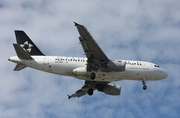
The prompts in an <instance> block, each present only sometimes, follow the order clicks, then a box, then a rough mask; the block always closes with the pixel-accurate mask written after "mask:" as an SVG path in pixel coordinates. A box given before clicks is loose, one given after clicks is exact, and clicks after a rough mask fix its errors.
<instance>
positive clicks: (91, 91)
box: [88, 88, 94, 96]
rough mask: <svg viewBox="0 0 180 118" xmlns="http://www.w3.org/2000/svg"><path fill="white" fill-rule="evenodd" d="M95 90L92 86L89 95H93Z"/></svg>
mask: <svg viewBox="0 0 180 118" xmlns="http://www.w3.org/2000/svg"><path fill="white" fill-rule="evenodd" d="M93 92H94V90H93V89H92V88H90V89H89V90H88V95H90V96H91V95H93Z"/></svg>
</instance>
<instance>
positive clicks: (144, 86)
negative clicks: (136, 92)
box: [142, 80, 147, 90]
mask: <svg viewBox="0 0 180 118" xmlns="http://www.w3.org/2000/svg"><path fill="white" fill-rule="evenodd" d="M142 84H143V89H144V90H146V89H147V86H146V82H145V81H144V80H142Z"/></svg>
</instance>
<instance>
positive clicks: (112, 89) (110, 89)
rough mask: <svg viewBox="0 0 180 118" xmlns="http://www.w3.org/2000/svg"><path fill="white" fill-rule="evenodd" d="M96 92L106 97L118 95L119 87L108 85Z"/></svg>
mask: <svg viewBox="0 0 180 118" xmlns="http://www.w3.org/2000/svg"><path fill="white" fill-rule="evenodd" d="M98 91H101V92H104V93H105V94H108V95H120V93H121V86H119V85H115V84H108V85H106V86H105V87H104V88H102V89H98Z"/></svg>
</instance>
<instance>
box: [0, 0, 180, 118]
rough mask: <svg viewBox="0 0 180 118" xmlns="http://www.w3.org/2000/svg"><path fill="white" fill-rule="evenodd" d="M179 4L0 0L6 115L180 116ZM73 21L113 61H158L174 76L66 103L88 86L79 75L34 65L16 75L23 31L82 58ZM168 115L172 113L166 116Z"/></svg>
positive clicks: (0, 80) (0, 105) (1, 106)
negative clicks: (15, 58)
mask: <svg viewBox="0 0 180 118" xmlns="http://www.w3.org/2000/svg"><path fill="white" fill-rule="evenodd" d="M179 12H180V8H179V1H178V0H173V1H170V0H159V1H155V0H151V1H142V0H133V1H132V0H131V1H129V0H126V1H123V0H121V1H117V0H113V1H95V0H94V1H88V2H87V1H83V0H80V1H71V2H69V1H63V0H61V1H56V0H51V1H50V0H39V1H36V0H31V1H30V0H27V1H23V0H18V1H16V2H12V1H10V0H6V1H5V0H1V1H0V14H1V19H0V24H1V27H0V31H1V35H0V39H1V40H0V44H1V46H0V51H1V68H0V72H1V74H0V117H2V118H12V117H13V118H14V117H16V118H18V117H26V118H28V117H31V118H32V117H33V118H36V117H38V118H39V117H45V118H50V117H51V118H57V117H74V118H76V117H91V118H95V117H119V116H121V117H144V116H146V117H150V118H155V117H178V116H179V115H180V114H179V112H178V109H179V106H180V102H179V98H180V94H178V93H179V90H180V82H179V79H178V78H179V76H180V74H179V71H180V67H179V64H180V63H179V55H180V53H179V44H180V40H179V39H180V35H179V31H180V22H179V21H180V16H179V14H178V13H179ZM73 21H76V22H78V23H80V24H83V25H84V26H86V27H87V29H88V30H89V31H90V33H91V34H92V36H93V37H94V39H95V40H96V41H97V42H98V44H99V45H100V47H101V48H102V49H103V50H104V52H105V53H106V54H107V55H108V57H109V58H120V59H132V60H135V59H138V60H144V61H151V62H154V63H157V64H158V65H160V66H161V67H162V68H164V69H165V70H167V72H168V73H169V77H168V79H165V80H161V81H148V82H147V85H148V89H147V90H146V91H144V90H142V83H141V81H126V80H123V81H119V82H114V83H115V84H119V85H121V86H122V92H121V95H120V96H116V97H114V96H108V95H105V94H104V93H100V92H97V91H95V93H94V95H93V96H91V97H90V96H88V95H86V96H84V97H82V98H79V99H78V98H74V99H71V100H68V99H67V94H72V93H74V92H75V91H76V90H78V89H79V88H81V86H82V85H83V84H84V82H83V81H82V80H78V79H74V78H72V77H65V76H59V75H53V74H49V73H45V72H41V71H37V70H33V69H30V68H26V69H24V70H22V71H19V72H14V71H13V68H14V66H15V64H14V63H11V62H9V61H7V59H8V58H9V57H10V56H13V55H16V53H15V51H14V49H13V46H12V43H15V42H16V41H15V36H14V32H13V31H14V30H15V29H22V30H24V31H25V32H26V33H27V34H28V35H29V37H30V38H31V39H32V40H33V41H34V42H35V44H36V45H37V46H38V47H39V48H40V49H41V51H42V52H43V53H45V54H47V55H65V56H82V57H84V55H83V54H84V52H83V50H82V47H81V45H79V44H78V43H79V42H78V36H79V34H78V32H77V29H76V27H74V24H73ZM167 111H168V112H167Z"/></svg>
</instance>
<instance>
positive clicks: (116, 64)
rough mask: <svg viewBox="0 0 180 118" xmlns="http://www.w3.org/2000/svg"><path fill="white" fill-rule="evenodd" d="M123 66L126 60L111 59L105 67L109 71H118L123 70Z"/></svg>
mask: <svg viewBox="0 0 180 118" xmlns="http://www.w3.org/2000/svg"><path fill="white" fill-rule="evenodd" d="M125 66H126V61H123V60H113V61H110V62H109V63H108V64H107V67H108V68H109V69H110V70H111V71H119V72H121V71H125Z"/></svg>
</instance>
